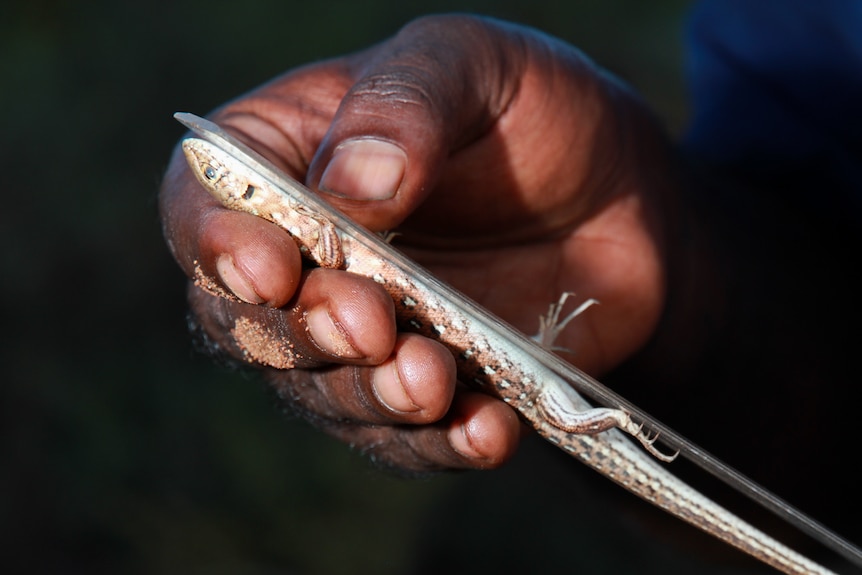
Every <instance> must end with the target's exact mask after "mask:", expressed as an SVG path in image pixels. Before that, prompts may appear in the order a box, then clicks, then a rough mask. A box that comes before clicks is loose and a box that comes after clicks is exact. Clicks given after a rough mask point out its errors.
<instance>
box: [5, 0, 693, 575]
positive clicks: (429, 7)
mask: <svg viewBox="0 0 862 575" xmlns="http://www.w3.org/2000/svg"><path fill="white" fill-rule="evenodd" d="M686 7H687V2H684V1H682V0H663V1H656V2H648V3H646V2H639V1H637V0H605V1H599V0H583V1H580V2H573V3H568V4H563V3H559V2H550V1H546V0H533V1H532V2H516V1H504V2H491V1H474V2H461V3H457V2H443V1H438V2H433V1H419V2H412V3H408V2H394V1H383V0H377V1H373V2H348V1H329V2H302V3H299V2H284V1H281V2H279V1H275V0H247V1H245V2H226V1H223V0H211V1H209V2H203V1H197V0H195V1H191V0H186V1H178V2H158V1H154V2H148V3H144V2H141V3H131V2H116V1H115V2H108V1H104V0H99V1H94V2H64V1H61V0H53V1H52V0H32V1H29V2H23V1H21V0H18V1H13V2H7V3H5V4H4V7H3V8H0V110H2V120H0V122H2V124H0V162H2V166H3V170H2V177H0V186H2V190H3V197H4V200H5V201H3V202H2V205H0V241H2V249H0V257H2V260H0V261H2V269H3V270H4V273H3V281H2V283H0V290H2V291H0V302H2V304H0V305H2V316H0V317H2V322H3V323H2V324H3V332H2V333H3V345H2V347H0V366H2V367H0V369H2V371H0V374H2V376H0V377H2V384H0V493H2V496H0V535H2V538H0V541H2V543H0V546H2V547H0V562H2V563H0V565H2V566H5V567H6V568H8V569H9V570H7V569H3V571H4V572H8V573H12V572H24V571H26V572H28V573H78V572H81V573H84V572H86V573H186V574H188V573H286V572H298V573H381V574H385V573H405V572H412V571H415V570H416V569H417V568H416V563H417V561H420V559H421V558H422V557H424V555H423V551H422V548H423V546H424V547H426V551H424V552H425V553H427V548H435V547H434V546H435V545H437V546H441V545H443V546H445V544H444V543H442V542H443V541H447V540H448V541H453V542H458V545H454V547H457V548H460V547H462V546H464V544H465V542H474V541H475V542H477V544H478V543H479V542H481V545H482V546H486V545H490V546H493V545H494V542H495V541H496V543H497V544H498V545H501V547H500V548H496V549H494V548H482V549H480V550H479V551H477V557H478V558H479V563H483V562H484V564H486V565H488V566H491V565H495V564H496V565H497V566H498V567H499V558H500V557H507V556H509V555H511V553H512V551H513V549H511V548H507V547H509V546H510V545H511V544H510V543H503V541H504V540H503V538H502V534H490V533H488V532H487V531H482V532H481V533H477V532H476V531H475V530H476V529H479V530H481V529H483V527H482V525H483V524H482V523H480V522H479V521H478V518H476V517H473V518H471V517H469V516H467V517H464V516H463V514H464V513H465V512H466V510H467V509H469V507H467V506H466V503H464V502H462V503H461V504H459V505H460V506H459V507H458V510H460V511H461V513H460V514H458V513H455V510H453V514H452V517H453V519H452V522H451V523H450V522H449V520H448V519H447V513H448V512H447V510H446V508H445V507H444V506H443V504H442V503H441V502H442V501H447V500H448V501H451V499H447V496H448V495H447V494H450V493H451V492H453V490H457V489H461V488H463V486H465V485H466V486H468V488H469V489H471V490H473V491H475V492H476V497H475V499H477V500H481V499H482V497H483V495H482V494H485V496H484V497H485V499H484V503H483V504H482V505H484V507H479V508H480V509H485V510H486V511H487V510H495V511H496V515H495V514H493V513H491V514H490V515H489V516H493V517H494V521H495V523H496V527H497V528H501V529H502V528H503V527H504V524H505V522H506V519H507V517H508V516H509V512H508V511H505V509H508V507H506V505H509V503H506V504H504V503H503V502H504V501H506V500H507V499H510V496H511V491H508V489H511V488H512V487H511V486H513V485H521V484H519V483H517V482H518V481H525V482H526V483H524V484H523V485H521V487H522V488H523V489H527V490H528V491H536V490H539V491H541V490H543V489H544V486H545V485H547V483H548V482H549V481H553V479H552V478H548V477H545V476H541V475H538V476H535V477H532V478H529V476H526V477H525V476H520V475H511V476H510V475H507V473H512V472H509V471H502V472H498V473H490V474H465V475H458V476H447V477H438V478H434V479H430V480H423V481H404V480H401V479H396V478H393V477H390V476H387V475H385V474H383V473H380V472H377V471H374V470H371V469H369V468H368V466H367V464H366V463H365V462H364V461H363V460H362V459H361V458H360V457H359V456H357V455H354V454H352V453H350V452H349V451H348V449H347V448H346V447H344V446H342V445H340V444H336V443H335V442H333V441H331V440H329V439H327V438H326V437H324V436H323V435H321V434H319V433H317V432H315V431H313V430H311V429H309V428H308V427H307V426H306V425H305V424H304V423H302V422H298V421H293V420H291V419H289V418H286V417H284V416H283V415H282V414H281V413H280V412H279V410H278V409H277V407H276V406H275V402H274V401H273V400H272V398H271V396H270V395H269V394H268V393H267V391H266V390H265V389H264V387H263V385H262V384H260V382H259V381H258V380H257V379H256V378H255V377H254V376H253V375H248V374H241V373H236V372H231V371H227V370H225V369H222V368H219V367H217V366H214V365H212V364H211V362H210V361H209V360H208V359H207V358H203V357H200V356H198V355H196V354H195V353H194V352H193V351H192V346H191V343H190V338H189V336H188V334H187V332H186V329H185V324H184V314H185V298H184V285H185V279H184V278H183V277H182V275H181V274H180V272H179V270H178V269H177V268H176V266H175V265H174V264H173V262H172V261H171V259H170V257H169V255H168V252H167V249H166V248H165V246H164V243H163V241H162V238H161V234H160V229H159V222H158V215H157V209H156V193H157V187H158V183H159V180H160V175H161V172H162V171H163V169H164V167H165V165H166V162H167V158H168V155H169V153H170V150H171V148H172V146H173V145H174V143H175V142H176V140H177V139H178V138H179V137H180V135H181V133H182V130H181V129H180V126H179V125H178V124H176V123H175V122H174V121H173V120H172V119H171V114H172V113H173V112H174V111H176V110H187V111H193V112H196V113H201V114H203V113H206V112H207V111H208V110H210V109H212V108H213V107H215V106H217V105H219V104H221V103H223V102H224V101H226V100H228V99H230V98H233V97H236V96H237V95H239V94H241V93H242V92H244V91H246V90H248V89H250V88H252V87H254V86H255V85H257V84H259V83H261V82H263V81H266V80H267V79H269V78H270V77H272V76H274V75H275V74H278V73H280V72H282V71H284V70H286V69H288V68H289V67H292V66H295V65H298V64H302V63H305V62H308V61H312V60H317V59H321V58H325V57H329V56H333V55H337V54H340V53H343V52H346V51H350V50H355V49H358V48H361V47H364V46H367V45H368V44H370V43H373V42H376V41H379V40H382V39H383V38H385V37H386V36H388V35H390V34H392V33H393V32H395V31H396V30H397V29H398V28H399V27H400V26H402V25H403V24H404V23H406V22H407V21H408V20H410V19H411V18H413V17H415V16H417V15H421V14H426V13H432V12H443V11H453V10H457V11H474V12H479V13H484V14H488V15H492V16H496V17H500V18H504V19H510V20H514V21H518V22H521V23H524V24H528V25H531V26H535V27H537V28H540V29H542V30H545V31H547V32H549V33H551V34H554V35H557V36H560V37H563V38H565V39H567V40H568V41H570V42H572V43H574V44H576V45H578V46H580V47H582V48H583V49H584V51H585V52H587V53H588V54H590V55H591V56H592V57H593V58H594V59H595V60H597V61H598V62H600V63H602V64H603V65H605V66H606V67H608V68H610V69H611V70H613V71H614V72H616V73H617V74H619V75H620V76H622V77H623V78H625V79H627V80H628V81H629V82H631V83H632V84H633V85H635V86H636V88H637V89H638V90H640V91H641V92H642V93H643V94H644V95H645V97H646V98H647V99H648V100H649V101H650V103H651V104H652V105H653V106H654V107H655V109H656V110H657V111H658V113H659V114H660V115H661V116H662V117H663V118H664V119H665V121H666V122H667V124H668V125H669V126H670V128H671V129H672V130H678V129H679V128H680V127H681V126H682V125H683V123H684V120H685V106H684V104H683V102H684V94H683V92H684V91H683V88H682V81H681V57H682V56H681V31H682V21H683V17H684V13H685V9H686ZM518 478H520V479H518ZM566 489H567V488H566V487H565V486H562V485H561V486H560V490H562V491H563V492H565V490H566ZM570 489H573V487H570ZM468 492H470V491H468ZM581 497H582V498H583V497H584V496H583V495H582V496H581ZM587 498H592V496H591V495H589V494H587ZM531 505H533V503H531V498H529V497H528V498H527V499H525V500H524V501H522V502H520V503H518V504H517V505H515V506H516V507H529V506H531ZM501 509H502V510H501ZM432 511H436V515H435V514H434V513H431V512H432ZM489 513H490V512H489ZM498 515H499V516H498ZM428 516H436V517H438V519H440V521H439V523H434V521H435V520H434V519H428V520H427V521H426V520H425V518H426V517H428ZM441 518H442V519H441ZM455 518H457V522H456V520H455ZM559 519H560V520H563V521H565V520H567V519H566V517H560V518H559ZM569 519H575V518H569ZM474 521H475V524H474V523H473V522H474ZM590 521H594V519H592V518H591V519H590ZM434 525H442V527H441V529H439V530H438V529H436V528H435V527H434ZM580 529H581V532H583V531H584V527H580ZM608 529H609V531H608V532H609V533H611V534H615V535H616V534H618V532H619V530H620V528H619V526H617V525H611V526H610V527H609V528H608ZM524 530H528V526H524V525H520V526H517V527H516V529H515V533H514V534H513V533H510V534H509V537H512V536H514V535H517V534H518V533H520V534H521V536H523V537H525V538H526V539H524V540H531V539H530V533H524ZM541 533H543V531H542V530H538V531H536V532H535V534H541ZM490 535H493V537H490ZM549 536H550V535H549ZM612 536H614V535H612ZM619 536H620V537H623V535H622V534H620V535H619ZM435 537H436V539H435ZM534 538H535V537H534ZM507 540H508V539H507ZM513 541H518V539H514V540H513ZM533 543H534V544H535V545H541V544H542V543H541V541H538V540H536V541H533ZM573 544H574V543H573ZM429 545H430V547H429ZM602 545H605V546H607V545H609V544H608V543H604V544H599V546H598V547H594V549H599V548H601V547H602ZM465 552H469V551H465ZM529 553H534V551H525V550H519V551H517V552H516V553H515V554H516V555H518V556H519V557H521V558H522V559H521V560H523V557H524V556H528V554H529ZM573 553H574V554H575V555H577V553H576V552H574V551H573ZM610 553H611V554H613V552H612V549H611V550H610ZM602 554H603V555H604V556H605V560H604V561H605V562H606V561H607V555H608V554H607V553H605V552H603V553H602ZM486 555H487V557H486ZM586 555H589V553H587V554H586ZM443 556H445V555H440V556H439V557H443ZM491 556H494V557H497V558H498V559H497V560H496V561H492V560H491V559H490V557H491ZM561 560H562V561H569V563H568V567H572V565H574V564H575V563H571V561H572V559H571V558H561ZM624 560H625V558H623V557H616V558H614V559H612V560H611V562H610V565H617V566H620V565H623V564H624V563H620V561H624ZM512 561H514V559H513V560H512ZM631 561H636V559H635V558H632V559H631ZM516 563H517V561H515V563H509V565H510V566H511V565H514V564H516ZM433 564H434V562H433V561H431V562H430V563H428V565H433ZM504 566H505V563H504ZM631 566H632V565H631V564H630V567H631ZM450 567H451V572H455V571H456V569H455V568H454V566H450ZM545 567H546V568H552V567H553V565H546V566H545ZM560 567H561V566H560V565H557V568H560ZM582 567H583V565H582ZM606 567H607V565H606ZM0 568H2V567H0ZM504 570H505V569H504ZM566 570H567V571H568V570H569V569H566ZM599 570H601V569H599ZM641 571H643V570H641Z"/></svg>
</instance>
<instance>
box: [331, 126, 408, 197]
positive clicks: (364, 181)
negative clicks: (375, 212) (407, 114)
mask: <svg viewBox="0 0 862 575" xmlns="http://www.w3.org/2000/svg"><path fill="white" fill-rule="evenodd" d="M406 168H407V154H406V153H404V150H402V149H401V148H399V147H398V146H396V145H395V144H392V143H389V142H384V141H382V140H375V139H371V138H364V139H358V140H348V141H346V142H343V143H341V144H339V146H338V147H337V148H335V152H334V154H333V156H332V159H331V160H330V161H329V165H328V166H327V167H326V170H324V172H323V176H321V178H320V189H321V190H322V191H324V192H328V193H330V194H334V195H337V196H344V197H347V198H353V199H357V200H387V199H389V198H391V197H392V196H394V195H395V192H397V191H398V186H400V185H401V180H402V179H404V170H405V169H406Z"/></svg>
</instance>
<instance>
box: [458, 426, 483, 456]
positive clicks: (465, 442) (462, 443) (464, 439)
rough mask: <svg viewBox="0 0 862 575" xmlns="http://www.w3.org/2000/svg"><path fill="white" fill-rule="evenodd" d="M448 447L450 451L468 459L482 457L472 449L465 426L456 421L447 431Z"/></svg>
mask: <svg viewBox="0 0 862 575" xmlns="http://www.w3.org/2000/svg"><path fill="white" fill-rule="evenodd" d="M449 445H451V446H452V449H454V450H455V451H457V452H458V453H460V454H461V455H463V456H464V457H468V458H470V459H482V458H484V456H483V455H482V454H481V453H479V452H478V451H476V450H475V449H474V448H473V445H472V444H471V443H470V440H469V439H468V436H467V426H466V425H465V424H464V422H463V421H458V422H456V423H455V425H453V426H452V428H451V429H450V430H449Z"/></svg>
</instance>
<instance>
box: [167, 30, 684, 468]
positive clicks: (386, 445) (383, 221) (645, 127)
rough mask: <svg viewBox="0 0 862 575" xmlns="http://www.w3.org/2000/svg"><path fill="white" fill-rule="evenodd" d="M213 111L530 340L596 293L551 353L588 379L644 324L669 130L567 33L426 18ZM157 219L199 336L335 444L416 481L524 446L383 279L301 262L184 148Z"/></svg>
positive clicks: (491, 461) (643, 331)
mask: <svg viewBox="0 0 862 575" xmlns="http://www.w3.org/2000/svg"><path fill="white" fill-rule="evenodd" d="M210 118H211V119H213V120H214V121H216V122H218V123H219V124H220V125H222V126H223V127H225V128H226V129H228V130H229V131H231V132H232V133H234V134H235V135H236V136H238V137H239V138H241V139H243V140H244V141H246V142H247V143H249V144H250V145H251V146H252V147H254V148H255V149H257V150H258V151H259V152H261V153H262V154H264V155H266V156H267V157H269V158H270V159H271V160H273V161H274V162H276V164H277V165H279V166H280V167H282V168H283V169H284V170H285V171H286V172H287V173H289V174H291V175H292V176H294V177H295V178H297V179H299V180H301V181H304V182H306V183H307V185H308V186H309V187H311V188H312V189H315V190H317V191H319V192H320V193H321V194H322V196H323V197H324V198H325V199H326V200H327V201H328V202H330V203H331V204H333V205H334V206H336V207H337V208H338V209H340V210H342V211H343V212H344V213H346V214H348V215H349V216H350V217H352V218H353V219H354V220H355V221H357V222H358V223H360V224H361V225H363V226H366V227H367V228H369V229H370V230H372V231H384V230H396V231H397V232H398V234H399V235H398V236H397V237H396V239H395V242H394V243H395V246H396V247H398V248H399V249H402V250H404V251H405V252H406V253H407V254H408V255H410V256H411V257H413V258H414V259H415V260H416V261H417V262H419V263H420V264H421V265H423V266H425V267H427V268H428V269H430V270H431V271H432V272H433V273H434V274H436V275H437V276H438V277H440V278H441V279H442V280H444V281H446V282H449V283H450V284H452V285H453V286H455V287H456V288H458V289H459V290H461V291H462V292H464V293H466V294H467V295H469V296H470V297H472V298H474V299H475V300H476V301H477V302H478V303H480V304H481V305H483V306H485V307H487V308H488V309H490V310H491V311H492V312H494V313H496V314H498V315H500V316H501V317H503V318H504V319H506V320H507V321H509V322H510V323H512V324H513V325H515V326H516V327H518V328H519V329H522V330H523V331H525V332H527V333H535V332H536V331H537V328H538V318H539V316H540V315H541V314H542V313H544V312H545V311H546V310H547V307H548V305H549V304H550V303H552V302H555V301H557V299H558V297H559V296H560V294H561V293H563V292H566V291H572V292H576V293H577V294H578V298H579V299H583V298H587V297H591V298H596V299H598V300H599V301H600V302H601V305H600V306H595V307H593V308H591V309H590V310H589V311H588V312H586V313H584V314H583V315H581V316H580V317H578V318H577V319H576V320H575V321H574V322H572V323H571V324H570V325H569V327H568V328H567V329H566V330H565V331H564V332H563V333H562V335H561V336H560V338H559V339H558V340H557V341H556V342H555V345H557V346H559V347H561V348H566V349H569V350H573V352H574V356H573V358H572V359H573V361H574V362H575V363H576V364H577V365H578V366H579V367H581V368H582V369H584V370H586V371H587V372H589V373H592V374H596V375H600V374H602V373H605V372H606V371H608V370H610V369H612V368H614V367H615V366H617V365H619V364H620V363H621V362H623V361H624V360H626V359H627V358H629V357H630V356H631V355H632V354H634V353H635V352H636V351H637V350H639V349H640V348H641V347H642V346H643V345H644V344H645V343H646V342H647V341H648V340H649V339H650V337H651V336H652V335H653V332H654V330H655V329H656V325H657V323H658V320H659V318H660V316H661V314H662V311H663V307H664V302H665V298H666V291H667V285H666V283H667V280H666V275H667V259H668V255H667V253H666V251H667V250H666V243H667V242H666V237H667V230H668V228H669V226H670V225H671V223H672V222H670V221H668V220H669V218H670V216H669V214H671V213H673V211H672V210H668V209H667V208H666V204H667V203H668V202H669V201H670V200H672V198H670V196H669V194H670V193H672V190H673V186H672V185H670V184H669V182H670V181H671V179H672V178H671V174H672V172H673V167H672V159H671V158H670V156H669V155H668V154H667V152H666V150H667V147H666V143H665V138H664V136H663V134H662V133H661V131H660V130H659V129H657V128H656V127H655V125H654V123H653V122H652V120H651V118H650V115H649V114H648V112H647V111H646V110H645V109H644V107H643V105H642V104H641V103H640V102H639V101H638V99H637V98H636V97H635V96H634V95H633V94H632V93H631V92H630V91H629V90H628V89H627V88H626V87H625V86H624V85H622V84H621V83H619V82H618V81H617V80H616V79H614V78H613V77H611V76H610V75H608V74H607V73H606V72H604V71H603V70H601V69H599V68H598V67H596V66H595V65H594V64H593V63H592V62H590V61H589V60H588V59H587V58H586V57H585V56H584V55H583V54H581V53H580V52H579V51H577V50H576V49H575V48H573V47H571V46H569V45H567V44H565V43H563V42H561V41H559V40H556V39H554V38H551V37H548V36H546V35H543V34H541V33H538V32H536V31H534V30H530V29H527V28H523V27H518V26H515V25H511V24H505V23H501V22H497V21H493V20H488V19H481V18H476V17H468V16H438V17H428V18H423V19H420V20H417V21H414V22H412V23H411V24H409V25H408V26H406V27H405V28H404V29H403V30H402V31H401V32H400V33H399V34H397V35H396V36H395V37H393V38H391V39H390V40H387V41H385V42H383V43H381V44H379V45H377V46H374V47H372V48H370V49H368V50H365V51H362V52H359V53H356V54H352V55H349V56H346V57H343V58H337V59H334V60H329V61H325V62H321V63H317V64H313V65H310V66H307V67H303V68H299V69H296V70H292V71H290V72H288V73H286V74H285V75H283V76H281V77H278V78H276V79H274V80H273V81H271V82H270V83H268V84H266V85H264V86H262V87H260V88H258V89H256V90H254V91H253V92H251V93H249V94H246V95H244V96H242V97H241V98H239V99H237V100H235V101H233V102H231V103H229V104H227V105H225V106H224V107H222V108H220V109H218V110H217V111H216V112H214V113H213V114H211V115H210ZM669 190H671V192H669ZM161 211H162V218H163V223H164V229H165V235H166V237H167V239H168V243H169V245H170V247H171V249H172V252H173V254H174V256H175V258H176V260H177V261H178V262H179V264H180V266H182V268H183V270H184V271H185V272H186V273H187V274H188V276H189V277H190V278H192V279H193V280H194V286H193V287H192V288H191V290H190V301H191V305H192V309H193V311H194V313H195V315H196V317H197V318H198V322H199V324H200V326H201V328H202V330H203V331H204V332H205V333H206V337H207V338H208V339H209V340H210V341H211V342H213V344H214V345H215V346H217V347H218V348H220V349H222V350H224V351H226V352H227V353H229V354H231V355H233V356H234V357H235V358H237V359H240V360H243V361H252V362H254V363H256V364H258V365H260V367H261V369H263V370H264V371H265V373H266V376H267V378H268V379H269V380H270V381H271V383H272V384H273V385H274V386H276V388H277V389H278V391H279V393H280V395H281V396H283V397H284V398H285V399H286V400H288V401H289V402H290V403H291V404H292V405H293V406H294V408H295V409H296V410H298V411H299V412H301V413H303V414H305V415H306V416H307V417H309V418H310V419H312V420H313V421H314V422H315V423H316V424H317V425H320V426H321V427H323V428H324V429H325V430H326V431H327V432H329V433H331V434H333V435H335V436H336V437H339V438H341V439H342V440H343V441H345V442H348V443H350V444H351V445H352V446H354V447H356V448H357V449H360V450H362V451H364V452H366V453H368V454H369V455H370V456H371V457H372V458H373V459H375V460H376V461H378V462H380V463H381V464H385V465H391V466H395V467H399V468H402V469H406V470H414V471H425V470H433V469H446V468H491V467H495V466H498V465H500V464H501V463H502V462H504V461H505V460H506V459H507V458H508V457H509V456H510V455H511V454H512V453H513V452H514V450H515V449H516V447H517V444H518V440H519V436H520V433H521V429H520V423H519V420H518V418H517V417H516V415H515V413H514V412H513V411H512V410H511V409H510V408H509V407H508V406H506V405H505V404H504V403H503V402H501V401H499V400H497V399H494V398H492V397H488V396H485V395H482V394H479V393H477V392H474V391H470V390H468V389H467V388H466V387H463V386H461V385H460V384H458V383H457V381H456V374H455V367H454V361H453V359H452V357H451V355H450V354H449V352H448V351H447V350H446V349H445V348H443V347H442V346H441V345H440V344H438V343H436V342H434V341H432V340H429V339H426V338H423V337H420V336H418V335H415V334H409V333H402V332H399V331H398V330H397V328H396V326H395V321H394V309H393V304H392V302H391V301H390V298H389V296H388V295H387V294H386V293H385V292H384V291H383V290H382V288H381V287H380V286H378V285H377V284H375V283H374V282H373V281H371V280H370V279H366V278H363V277H358V276H355V275H352V274H350V273H347V272H342V271H333V270H325V269H311V270H309V269H304V268H303V266H302V262H301V258H300V254H299V251H298V249H297V247H296V245H295V244H294V242H293V241H292V240H291V238H290V237H289V236H288V234H287V233H286V232H284V231H283V230H281V229H280V228H278V227H276V226H275V225H273V224H271V223H268V222H266V221H264V220H262V219H258V218H255V217H253V216H250V215H247V214H243V213H237V212H232V211H229V210H227V209H225V208H223V207H222V206H221V205H220V204H219V203H218V202H217V201H216V200H214V199H213V198H211V197H210V196H209V195H208V194H207V193H206V192H205V191H204V189H203V188H202V187H201V186H200V185H199V184H198V183H197V182H196V181H195V180H194V179H193V177H192V176H191V174H190V172H189V170H188V169H187V167H186V164H185V160H184V159H183V157H182V154H181V153H179V152H177V153H175V154H174V156H173V159H172V162H171V165H170V167H169V169H168V172H167V175H166V177H165V180H164V183H163V186H162V192H161ZM220 293H221V294H222V296H219V295H218V294H220ZM223 296H228V297H223Z"/></svg>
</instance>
